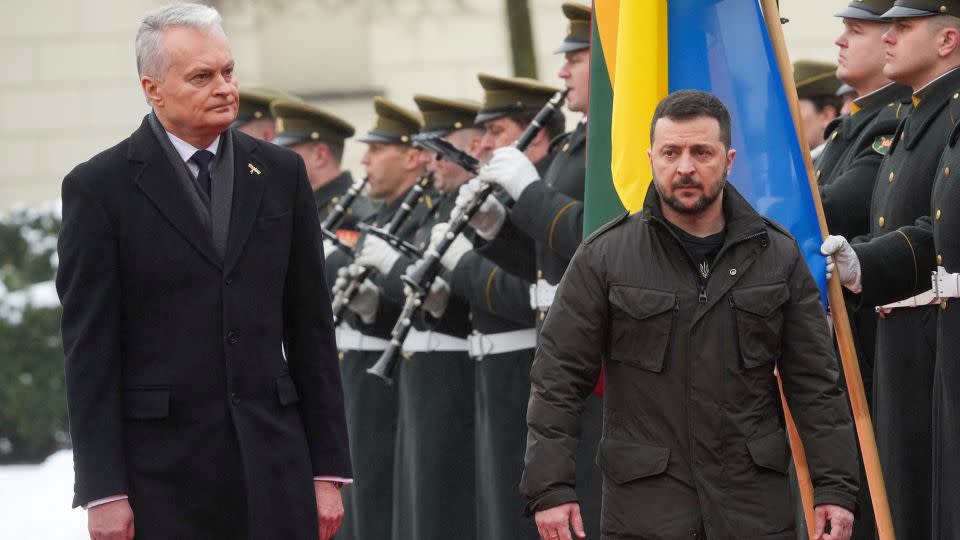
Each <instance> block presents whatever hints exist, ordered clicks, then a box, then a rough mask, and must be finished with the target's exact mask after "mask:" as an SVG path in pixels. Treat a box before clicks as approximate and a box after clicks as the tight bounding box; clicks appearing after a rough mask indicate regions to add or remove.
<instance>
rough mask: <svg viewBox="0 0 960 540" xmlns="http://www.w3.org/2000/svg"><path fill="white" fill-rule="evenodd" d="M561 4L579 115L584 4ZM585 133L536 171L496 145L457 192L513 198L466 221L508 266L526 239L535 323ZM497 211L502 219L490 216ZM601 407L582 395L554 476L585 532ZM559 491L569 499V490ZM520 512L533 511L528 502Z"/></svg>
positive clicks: (528, 482) (584, 83) (593, 515)
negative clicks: (564, 464) (576, 437)
mask: <svg viewBox="0 0 960 540" xmlns="http://www.w3.org/2000/svg"><path fill="white" fill-rule="evenodd" d="M562 8H563V13H564V15H565V16H566V17H567V19H568V20H569V25H568V28H567V36H566V37H565V39H564V41H563V43H562V44H561V46H560V48H559V49H558V50H557V51H556V52H557V53H562V54H564V56H565V59H566V61H565V62H564V64H563V66H562V67H561V68H560V72H559V73H558V75H559V77H560V78H561V79H562V80H563V81H564V85H565V86H566V89H567V90H568V94H567V108H568V109H570V110H571V111H573V112H579V113H583V114H586V112H587V107H588V104H589V91H590V76H589V72H590V41H589V36H590V20H591V11H590V8H589V7H587V6H583V5H580V4H575V3H570V2H567V3H564V4H563V6H562ZM586 134H587V125H586V117H584V118H583V119H581V120H580V121H579V122H578V123H577V126H576V129H574V130H573V131H572V132H570V133H567V134H565V135H564V136H562V137H561V138H559V139H558V140H557V141H556V142H555V143H554V148H555V149H556V155H555V157H554V158H553V161H552V163H551V164H550V167H549V168H548V169H547V171H546V173H544V174H543V175H541V174H540V173H539V172H538V171H537V170H536V168H535V167H534V166H533V164H532V163H531V160H530V159H528V157H526V156H524V155H523V154H522V153H520V152H518V151H517V150H516V149H514V148H511V147H503V148H500V149H498V150H497V151H496V152H494V155H493V157H492V159H491V161H490V163H489V164H488V165H487V166H485V167H484V169H483V170H481V173H480V175H479V176H478V177H477V179H475V180H472V181H471V182H469V183H468V184H467V185H466V186H465V188H464V190H461V196H464V194H465V192H468V190H470V189H473V190H476V189H478V188H479V186H480V185H481V184H482V183H483V182H489V183H492V184H496V185H497V186H499V187H500V188H501V189H503V190H504V191H506V192H507V194H508V195H509V196H510V197H511V198H512V199H514V200H515V201H516V202H515V203H514V205H513V206H512V208H511V209H510V211H509V213H499V214H497V213H495V212H496V210H495V207H493V205H485V206H487V208H481V211H480V212H478V213H477V215H476V216H474V218H473V220H472V224H474V225H475V228H476V229H477V232H478V234H479V235H480V236H481V237H484V238H492V239H491V240H490V241H489V243H488V244H487V245H486V246H484V247H483V248H482V250H481V251H482V252H483V253H484V255H486V256H488V257H490V258H491V259H492V260H494V261H495V262H497V263H499V264H501V265H502V266H503V267H504V268H508V269H510V267H508V264H512V265H513V267H514V268H516V267H517V266H518V262H517V261H518V259H521V260H522V254H523V253H524V252H526V253H531V252H530V251H529V247H526V248H525V249H524V246H529V245H530V244H531V243H532V244H533V251H532V253H533V254H534V259H533V264H534V268H535V273H534V276H533V279H535V280H536V281H535V282H534V285H533V286H532V287H531V294H530V302H531V306H532V307H533V308H534V309H536V310H537V312H538V315H537V319H538V324H539V323H541V322H542V321H543V320H544V318H545V317H546V313H547V310H548V309H549V307H550V305H551V304H552V302H553V296H554V294H555V292H556V288H557V284H558V283H560V279H561V278H562V277H563V274H564V272H565V271H566V268H567V265H568V264H569V262H570V258H571V257H572V256H573V253H574V252H575V251H576V249H577V246H579V245H580V243H581V241H582V239H583V192H584V180H585V177H586V150H587V147H586ZM491 210H493V211H491ZM498 215H499V216H502V217H501V218H500V219H498V220H495V219H494V218H495V217H497V216H498ZM518 254H520V255H521V257H518ZM517 270H523V268H517ZM511 271H513V270H511ZM518 275H525V274H518ZM601 405H602V400H601V398H600V397H599V396H598V395H596V394H593V395H591V396H590V397H589V398H588V399H587V400H586V403H585V408H584V411H583V414H582V417H581V421H582V430H583V431H582V432H581V437H580V441H579V446H578V450H577V459H576V463H577V470H576V473H575V477H573V476H571V477H570V478H563V479H562V480H558V481H561V482H563V483H565V484H566V485H571V486H573V485H575V486H576V487H577V490H576V495H575V496H576V499H577V500H578V501H579V507H580V511H581V512H582V514H583V519H584V523H585V524H586V527H587V529H588V530H591V531H597V530H599V528H600V483H601V478H600V472H599V469H598V468H597V466H596V463H595V459H594V458H595V457H596V449H597V444H598V442H599V440H600V423H601ZM571 444H573V443H571ZM572 472H573V471H571V473H572ZM535 484H536V480H534V479H529V478H527V477H524V479H523V482H522V483H521V492H522V493H524V494H525V495H528V494H529V491H530V490H539V489H542V488H543V487H544V486H541V485H535ZM565 494H569V495H571V496H573V493H572V492H565ZM562 502H571V501H569V500H568V501H562ZM528 510H531V511H532V510H534V508H533V507H529V506H528Z"/></svg>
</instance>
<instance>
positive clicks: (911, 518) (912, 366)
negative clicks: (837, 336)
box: [853, 69, 960, 538]
mask: <svg viewBox="0 0 960 540" xmlns="http://www.w3.org/2000/svg"><path fill="white" fill-rule="evenodd" d="M958 88H960V70H956V69H955V70H953V71H951V72H949V73H947V74H945V75H943V76H941V77H940V78H939V79H936V80H935V81H933V82H931V83H930V84H929V85H927V86H926V87H925V88H922V89H920V90H919V91H918V92H917V93H916V94H914V103H915V106H914V108H913V110H912V111H910V113H909V114H908V116H907V117H906V119H905V120H904V121H903V122H901V123H900V126H899V128H898V129H897V132H896V133H895V135H894V140H893V143H892V145H891V146H890V150H889V151H888V153H887V156H886V157H885V158H884V160H883V162H882V164H881V166H880V173H879V176H878V177H877V182H876V185H875V188H874V193H873V199H872V202H871V208H870V234H869V235H868V237H867V238H860V239H858V240H865V239H869V238H874V237H877V236H881V235H884V234H885V233H888V232H891V231H895V230H896V229H898V228H900V227H903V226H906V225H911V224H913V223H914V222H915V221H916V220H917V219H918V218H919V217H921V216H924V215H927V214H928V213H929V211H930V193H931V189H932V186H933V182H934V180H935V178H936V173H937V171H936V167H937V163H938V161H939V160H940V156H941V154H942V153H943V149H944V147H945V146H946V142H947V137H948V135H949V134H950V131H951V130H952V129H953V126H954V125H955V124H956V121H957V118H956V117H955V116H954V115H953V114H951V111H950V110H949V108H948V107H947V105H948V103H949V102H950V101H951V100H955V99H956V96H957V95H956V92H957V89H958ZM872 244H873V242H870V243H868V244H858V243H857V242H854V243H853V245H854V249H855V250H856V251H857V254H858V256H859V258H860V264H861V268H862V276H863V289H864V291H883V294H880V293H878V294H868V295H866V296H864V297H863V298H862V299H861V305H863V306H865V307H866V306H872V305H876V303H875V302H874V301H871V296H874V297H881V296H884V297H892V298H898V299H903V298H908V297H910V296H912V295H913V294H914V293H915V287H914V286H908V287H904V286H898V283H901V282H902V281H903V279H904V278H903V275H904V274H906V275H907V276H909V278H908V281H909V282H910V284H911V285H913V284H916V286H918V287H920V288H924V287H926V286H928V285H929V279H930V278H929V274H926V275H920V274H918V273H917V272H916V266H915V264H914V263H911V264H909V265H908V266H901V265H896V264H895V262H894V261H893V260H891V259H890V258H888V254H887V253H886V251H887V250H886V249H882V246H881V245H880V244H877V245H872ZM915 255H916V257H917V258H920V257H921V254H920V253H916V252H915ZM881 303H883V302H881ZM936 320H937V308H936V307H918V308H901V309H896V310H894V311H893V312H892V313H890V314H889V315H887V316H886V317H884V318H881V319H880V321H879V323H878V326H877V348H876V360H875V364H876V365H875V368H874V381H873V384H874V402H873V407H874V422H875V424H876V435H877V448H878V450H879V452H880V463H881V465H882V467H883V472H884V479H885V481H886V486H887V493H888V496H889V501H890V510H891V513H892V515H893V524H894V529H895V530H896V531H897V532H898V533H899V534H900V535H908V536H909V537H911V538H930V534H931V531H930V506H931V500H930V493H931V490H932V486H931V482H932V473H933V471H932V470H931V467H930V461H931V455H932V454H931V452H932V447H931V441H932V428H931V421H932V420H931V411H932V408H931V407H932V402H931V399H932V395H933V378H934V360H935V353H936Z"/></svg>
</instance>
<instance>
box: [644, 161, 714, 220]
mask: <svg viewBox="0 0 960 540" xmlns="http://www.w3.org/2000/svg"><path fill="white" fill-rule="evenodd" d="M653 185H654V187H656V189H657V193H658V194H659V195H660V200H662V201H663V202H665V203H666V204H667V206H669V207H670V208H672V209H673V210H674V211H676V212H678V213H680V214H686V215H688V216H694V215H697V214H701V213H703V211H704V210H706V209H707V208H709V207H710V205H712V204H713V203H714V202H715V201H716V200H717V199H718V198H719V197H720V194H721V193H723V188H724V186H726V185H727V171H726V169H724V171H723V176H721V177H720V183H719V184H718V185H717V190H716V191H714V192H713V193H706V192H704V193H703V194H702V195H700V198H699V199H697V202H695V203H693V206H684V205H683V203H681V202H680V199H679V198H677V197H665V196H664V195H663V193H662V192H661V191H660V186H659V185H658V184H657V182H656V180H654V183H653ZM688 186H691V187H702V184H701V183H700V182H698V181H696V180H694V179H693V178H692V177H689V176H681V177H680V178H678V179H676V180H674V181H673V183H672V184H671V185H670V187H672V188H673V189H677V188H681V187H688Z"/></svg>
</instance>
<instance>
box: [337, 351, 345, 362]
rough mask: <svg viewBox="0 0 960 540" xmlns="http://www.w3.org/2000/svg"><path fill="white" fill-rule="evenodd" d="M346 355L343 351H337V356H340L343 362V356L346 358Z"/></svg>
mask: <svg viewBox="0 0 960 540" xmlns="http://www.w3.org/2000/svg"><path fill="white" fill-rule="evenodd" d="M345 356H346V355H345V354H343V351H339V352H337V358H339V359H340V361H341V362H343V358H344V357H345Z"/></svg>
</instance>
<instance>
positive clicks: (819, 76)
mask: <svg viewBox="0 0 960 540" xmlns="http://www.w3.org/2000/svg"><path fill="white" fill-rule="evenodd" d="M793 81H794V84H796V86H797V97H798V98H799V99H800V122H801V123H802V124H803V135H804V136H805V137H806V138H807V148H809V149H810V157H811V158H812V159H813V162H814V163H817V160H818V159H819V157H820V152H822V151H823V143H824V136H823V131H824V129H826V127H827V125H828V124H830V122H832V121H833V119H834V118H836V117H837V116H838V115H839V114H840V108H841V107H842V106H843V99H842V98H840V97H838V96H837V90H839V89H840V85H841V84H842V83H841V82H840V80H839V79H837V66H836V65H835V64H832V63H830V62H816V61H812V60H797V61H796V62H794V63H793Z"/></svg>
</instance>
